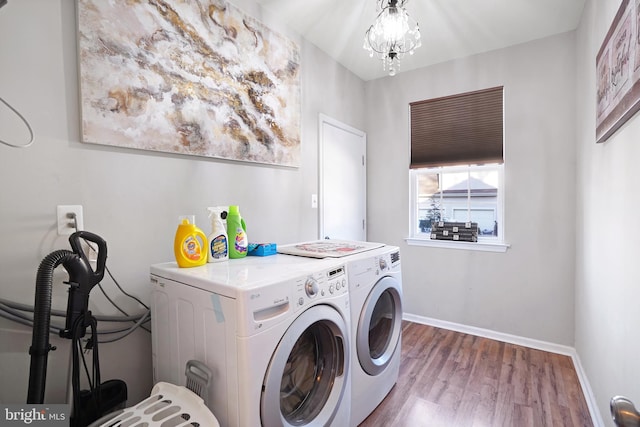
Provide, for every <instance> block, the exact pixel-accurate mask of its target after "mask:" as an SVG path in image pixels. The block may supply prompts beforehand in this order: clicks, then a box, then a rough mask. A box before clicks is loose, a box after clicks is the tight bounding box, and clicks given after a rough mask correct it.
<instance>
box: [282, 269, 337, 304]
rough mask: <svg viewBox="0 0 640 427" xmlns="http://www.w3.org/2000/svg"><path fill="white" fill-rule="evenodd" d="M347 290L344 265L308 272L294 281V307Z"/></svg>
mask: <svg viewBox="0 0 640 427" xmlns="http://www.w3.org/2000/svg"><path fill="white" fill-rule="evenodd" d="M348 290H349V286H348V284H347V274H346V269H345V266H344V265H340V266H337V267H335V268H330V269H328V270H323V271H319V272H316V273H313V274H309V275H308V276H307V277H305V278H302V279H299V280H297V281H296V292H295V299H294V303H295V304H294V305H295V309H296V310H300V309H301V308H304V307H306V306H307V305H308V304H310V303H312V302H317V300H318V299H323V298H331V297H334V296H338V295H343V294H345V293H347V292H348Z"/></svg>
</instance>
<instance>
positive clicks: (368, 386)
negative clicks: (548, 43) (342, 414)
mask: <svg viewBox="0 0 640 427" xmlns="http://www.w3.org/2000/svg"><path fill="white" fill-rule="evenodd" d="M278 250H279V251H281V252H283V253H290V254H297V255H302V256H309V257H332V258H339V259H341V260H342V261H343V262H344V263H345V264H346V267H347V276H348V283H349V299H350V300H351V393H352V395H351V421H350V425H351V426H357V425H358V424H360V423H361V422H362V421H363V420H364V419H366V418H367V417H368V416H369V414H371V412H373V410H374V409H375V408H376V407H377V406H378V405H379V404H380V403H381V402H382V401H383V400H384V398H385V397H386V396H387V394H388V393H389V392H390V391H391V389H392V388H393V386H394V384H395V383H396V381H397V380H398V375H399V372H400V359H401V336H402V273H401V268H400V249H399V248H398V247H396V246H385V245H384V244H382V243H374V242H357V241H344V240H331V239H329V240H318V241H313V242H305V243H297V244H294V245H288V246H285V247H281V248H278Z"/></svg>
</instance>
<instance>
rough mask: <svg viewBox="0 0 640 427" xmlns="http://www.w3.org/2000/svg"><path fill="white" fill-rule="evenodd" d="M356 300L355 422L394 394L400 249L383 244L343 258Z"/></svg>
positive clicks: (353, 315) (353, 347)
mask: <svg viewBox="0 0 640 427" xmlns="http://www.w3.org/2000/svg"><path fill="white" fill-rule="evenodd" d="M343 260H344V261H345V263H346V265H347V272H348V282H349V297H350V300H351V422H350V425H351V426H357V425H358V424H360V423H361V422H362V421H364V420H365V419H366V418H367V417H368V416H369V415H370V414H371V412H373V411H374V410H375V408H376V407H377V406H378V405H379V404H380V403H381V402H382V401H383V400H384V398H385V397H386V396H387V394H389V392H390V391H391V389H392V388H393V386H394V385H395V383H396V381H397V380H398V374H399V372H400V358H401V336H402V274H401V269H400V250H399V248H397V247H395V246H383V247H381V248H377V249H373V250H370V251H367V252H364V253H361V254H357V255H351V256H349V257H347V258H344V259H343Z"/></svg>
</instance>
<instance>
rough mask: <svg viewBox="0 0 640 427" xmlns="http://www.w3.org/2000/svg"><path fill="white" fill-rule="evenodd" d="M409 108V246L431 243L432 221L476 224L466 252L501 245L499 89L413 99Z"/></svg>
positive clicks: (500, 125) (501, 101) (500, 95)
mask: <svg viewBox="0 0 640 427" xmlns="http://www.w3.org/2000/svg"><path fill="white" fill-rule="evenodd" d="M410 108H411V170H410V177H411V199H410V200H411V205H412V210H411V218H410V220H411V233H410V238H409V242H410V243H421V242H428V241H431V236H432V234H431V229H432V226H433V225H434V224H435V223H436V222H438V221H453V222H465V223H466V222H475V223H478V229H479V230H478V243H479V244H480V245H478V243H469V244H465V245H463V246H464V247H465V248H469V247H473V246H482V243H488V244H494V245H495V244H501V243H502V242H503V235H504V233H503V226H502V225H503V224H504V211H503V188H504V185H503V88H502V87H497V88H491V89H485V90H480V91H476V92H468V93H464V94H460V95H454V96H449V97H445V98H437V99H431V100H425V101H418V102H414V103H411V104H410ZM438 243H442V241H440V242H438ZM460 243H462V242H447V244H450V245H452V246H453V245H459V244H460ZM470 245H471V246H470ZM501 246H503V245H501ZM481 249H482V248H481ZM500 250H504V249H500Z"/></svg>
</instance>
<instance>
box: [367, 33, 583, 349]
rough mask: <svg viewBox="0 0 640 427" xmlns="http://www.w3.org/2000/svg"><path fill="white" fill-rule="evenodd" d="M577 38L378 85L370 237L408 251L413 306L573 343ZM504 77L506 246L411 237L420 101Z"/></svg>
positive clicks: (374, 85) (406, 272)
mask: <svg viewBox="0 0 640 427" xmlns="http://www.w3.org/2000/svg"><path fill="white" fill-rule="evenodd" d="M574 70H575V40H574V33H573V32H571V33H566V34H562V35H558V36H555V37H551V38H546V39H543V40H538V41H534V42H531V43H527V44H522V45H518V46H514V47H511V48H507V49H501V50H498V51H492V52H489V53H485V54H481V55H477V56H473V57H468V58H464V59H460V60H455V61H451V62H447V63H443V64H439V65H436V66H432V67H428V68H425V69H422V70H417V71H412V72H408V73H403V74H401V75H400V76H398V77H395V78H385V79H380V80H376V81H372V82H369V83H367V88H366V103H367V105H371V106H372V108H370V110H369V114H368V116H367V126H366V130H367V134H368V144H369V145H368V160H369V164H368V171H369V174H368V185H369V192H368V196H369V205H368V206H369V209H368V219H369V236H368V237H369V239H370V240H372V241H383V242H387V243H393V244H396V245H399V246H400V247H401V249H402V254H403V263H402V269H403V271H402V273H403V286H404V294H405V297H406V298H405V306H404V310H405V312H406V313H410V314H415V315H418V316H425V317H429V318H435V319H438V320H445V321H449V322H454V323H459V324H462V325H467V326H474V327H478V328H485V329H490V330H494V331H499V332H502V333H507V334H512V335H516V336H523V337H527V338H533V339H538V340H543V341H549V342H553V343H557V344H564V345H572V344H573V329H574V314H573V298H574V295H573V283H574V270H573V266H574V253H575V233H574V226H573V222H574V218H575V208H574V203H573V196H572V195H573V194H574V193H575V147H574V144H573V141H574V139H575V115H574V112H573V101H572V100H573V99H574V96H575V84H574ZM495 86H504V106H505V172H504V174H505V221H504V223H505V228H504V233H505V239H506V242H507V243H509V244H510V245H511V247H510V248H509V249H508V250H507V252H506V253H487V252H474V251H466V250H457V249H440V248H433V247H418V246H408V245H407V244H406V243H405V242H404V238H405V237H407V236H408V235H409V221H408V218H409V208H410V207H409V192H408V188H409V169H408V166H409V135H408V125H407V123H408V121H409V117H408V112H409V108H408V103H409V102H412V101H417V100H421V99H428V98H434V97H441V96H446V95H453V94H456V93H462V92H468V91H473V90H478V89H484V88H488V87H495Z"/></svg>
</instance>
